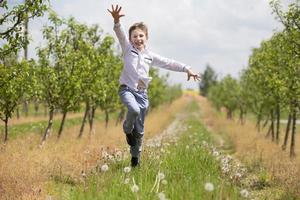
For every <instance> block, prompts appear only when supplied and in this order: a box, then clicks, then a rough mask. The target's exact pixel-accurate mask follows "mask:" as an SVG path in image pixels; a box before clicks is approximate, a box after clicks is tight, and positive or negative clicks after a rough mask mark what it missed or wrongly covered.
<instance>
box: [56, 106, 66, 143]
mask: <svg viewBox="0 0 300 200" xmlns="http://www.w3.org/2000/svg"><path fill="white" fill-rule="evenodd" d="M66 116H67V111H64V113H63V117H62V120H61V123H60V127H59V130H58V135H57V140H59V139H60V137H61V133H62V131H63V128H64V125H65V119H66Z"/></svg>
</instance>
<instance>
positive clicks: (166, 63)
mask: <svg viewBox="0 0 300 200" xmlns="http://www.w3.org/2000/svg"><path fill="white" fill-rule="evenodd" d="M121 9H122V7H119V6H118V5H116V6H115V7H114V6H113V5H112V9H111V10H109V9H107V10H108V12H110V14H111V15H112V17H113V19H114V31H115V33H116V35H117V37H118V40H119V42H120V45H121V48H122V54H123V59H124V67H123V71H122V74H121V77H120V79H119V81H120V85H121V86H120V90H119V95H120V98H121V101H122V103H123V104H124V105H125V106H126V107H127V109H128V112H127V115H126V119H125V121H124V123H123V130H124V133H125V134H126V140H127V143H128V144H129V145H130V154H131V166H132V167H136V166H137V165H139V163H140V156H141V150H142V138H143V135H144V119H145V115H146V111H147V109H148V106H149V103H148V96H147V88H148V85H149V82H150V81H151V77H149V68H150V67H151V66H157V67H162V68H165V69H168V70H172V71H179V72H186V73H187V76H188V80H189V79H190V78H191V77H193V78H194V80H195V81H196V80H200V76H199V75H198V74H195V73H194V72H193V71H192V70H191V68H190V67H189V66H187V65H185V64H183V63H180V62H177V61H174V60H171V59H167V58H164V57H161V56H160V55H157V54H155V53H153V52H151V51H149V49H148V47H146V42H147V40H148V29H147V26H146V25H145V24H143V23H135V24H133V25H132V26H131V27H130V28H129V38H127V36H126V33H125V32H124V30H123V28H122V26H121V24H120V18H121V17H123V16H124V15H123V14H120V11H121Z"/></svg>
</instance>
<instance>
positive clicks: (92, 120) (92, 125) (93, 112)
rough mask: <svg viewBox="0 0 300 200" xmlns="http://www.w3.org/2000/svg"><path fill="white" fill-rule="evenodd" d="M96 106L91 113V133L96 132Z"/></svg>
mask: <svg viewBox="0 0 300 200" xmlns="http://www.w3.org/2000/svg"><path fill="white" fill-rule="evenodd" d="M95 111H96V106H93V107H92V110H91V113H90V115H89V124H90V133H89V134H91V133H92V132H94V131H95V130H94V117H95Z"/></svg>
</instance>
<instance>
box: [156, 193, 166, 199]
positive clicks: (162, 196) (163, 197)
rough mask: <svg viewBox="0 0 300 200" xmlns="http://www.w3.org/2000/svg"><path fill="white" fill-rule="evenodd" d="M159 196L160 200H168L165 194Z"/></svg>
mask: <svg viewBox="0 0 300 200" xmlns="http://www.w3.org/2000/svg"><path fill="white" fill-rule="evenodd" d="M157 195H158V198H159V200H167V198H166V195H165V193H164V192H160V193H158V194H157Z"/></svg>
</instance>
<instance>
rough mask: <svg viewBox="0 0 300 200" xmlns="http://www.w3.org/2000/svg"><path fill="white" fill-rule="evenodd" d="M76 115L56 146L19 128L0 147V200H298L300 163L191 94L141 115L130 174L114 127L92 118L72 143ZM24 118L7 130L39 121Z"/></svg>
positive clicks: (119, 131) (250, 125)
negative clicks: (142, 126) (137, 156)
mask: <svg viewBox="0 0 300 200" xmlns="http://www.w3.org/2000/svg"><path fill="white" fill-rule="evenodd" d="M77 117H80V115H77V114H74V115H73V116H71V117H70V118H69V119H68V120H69V126H67V128H66V129H65V131H64V133H63V135H62V138H61V140H60V141H59V142H57V141H56V135H55V134H56V132H55V131H53V133H52V134H51V136H50V138H49V140H48V141H47V142H46V144H45V145H44V146H40V145H39V143H40V139H41V135H40V134H38V131H37V132H34V131H33V132H30V129H25V130H28V131H26V132H23V133H22V135H21V136H18V135H17V134H16V136H15V137H14V138H13V139H11V140H10V141H9V142H8V143H6V144H5V145H4V144H1V151H0V163H1V164H0V168H1V169H0V194H1V195H0V199H298V198H297V195H299V190H298V188H300V186H299V182H300V181H299V177H300V176H299V166H300V165H299V162H300V161H299V158H298V157H296V158H295V159H294V160H290V159H289V156H288V152H283V151H281V149H280V146H278V145H276V144H274V143H272V142H271V141H270V139H266V138H265V137H264V135H265V134H264V133H257V131H256V130H255V127H254V125H253V123H252V122H251V121H248V122H247V123H246V125H244V126H242V125H240V124H239V123H238V122H237V121H234V120H226V119H225V117H224V114H222V113H218V112H216V111H215V110H214V109H213V108H212V107H211V106H210V104H209V103H208V102H207V100H206V99H205V98H202V97H200V96H198V95H197V94H194V93H192V92H186V93H185V94H184V95H183V96H182V97H181V98H180V99H178V100H176V101H175V102H173V103H172V104H171V105H163V106H160V107H159V108H157V109H156V110H154V111H152V112H151V113H150V114H149V115H148V117H147V120H146V133H145V140H144V149H143V156H142V164H141V166H140V167H138V168H134V169H132V168H130V167H129V163H130V162H129V160H130V158H129V154H128V153H129V151H128V147H127V146H126V144H125V137H124V135H123V133H122V129H121V126H120V125H118V126H115V122H114V121H111V122H110V124H109V126H108V128H107V129H105V125H104V122H103V119H101V117H99V118H98V120H97V123H96V131H95V133H93V134H92V135H88V132H85V133H84V137H83V138H82V139H76V136H77V134H78V130H79V127H80V120H78V122H76V120H75V121H73V123H70V122H72V120H74V119H76V118H77ZM23 120H24V121H23V122H20V121H19V122H17V121H14V122H13V123H14V124H13V125H14V126H21V125H22V126H24V127H27V126H30V125H32V124H35V123H38V122H39V121H42V120H43V119H41V116H39V118H37V119H36V121H35V120H34V119H33V120H30V121H26V119H23ZM37 130H38V129H37ZM16 132H18V131H16ZM296 144H299V138H297V143H296ZM296 148H297V149H296V150H297V151H296V153H299V147H298V146H296ZM297 184H298V185H297Z"/></svg>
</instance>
